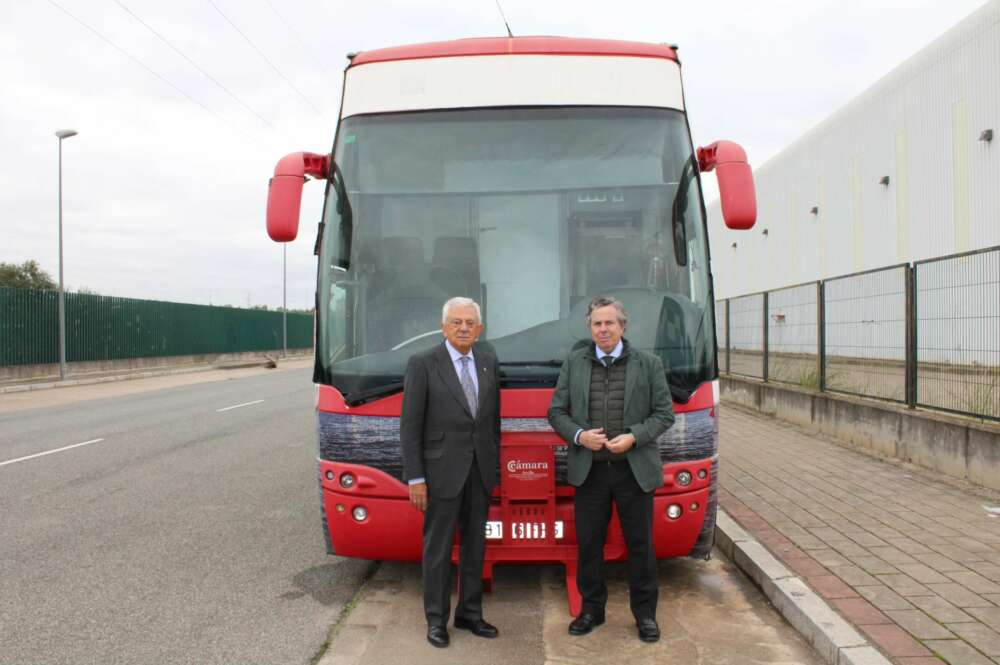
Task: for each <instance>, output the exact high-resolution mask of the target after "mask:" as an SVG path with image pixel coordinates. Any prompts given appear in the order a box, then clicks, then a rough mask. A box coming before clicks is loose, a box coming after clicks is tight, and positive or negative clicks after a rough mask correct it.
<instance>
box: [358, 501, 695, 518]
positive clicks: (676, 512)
mask: <svg viewBox="0 0 1000 665" xmlns="http://www.w3.org/2000/svg"><path fill="white" fill-rule="evenodd" d="M355 510H357V509H355ZM683 512H684V509H683V508H681V507H680V504H676V503H672V504H670V505H669V506H667V517H669V518H670V519H672V520H675V519H677V518H678V517H680V516H681V513H683Z"/></svg>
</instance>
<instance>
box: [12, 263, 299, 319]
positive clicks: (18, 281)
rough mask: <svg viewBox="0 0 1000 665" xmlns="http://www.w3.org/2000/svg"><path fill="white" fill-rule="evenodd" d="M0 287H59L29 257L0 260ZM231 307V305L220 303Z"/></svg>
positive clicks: (262, 306) (84, 289)
mask: <svg viewBox="0 0 1000 665" xmlns="http://www.w3.org/2000/svg"><path fill="white" fill-rule="evenodd" d="M0 288H8V289H40V290H43V291H54V290H55V289H57V288H59V285H58V284H56V281H55V280H54V279H53V278H52V275H50V274H49V273H48V272H46V271H45V270H43V269H42V267H41V266H40V265H38V261H35V260H33V259H30V260H28V261H25V262H24V263H20V264H18V263H4V262H2V261H0ZM74 291H76V292H77V293H85V294H88V295H94V296H96V295H100V294H98V293H96V292H94V291H92V290H90V289H88V288H79V289H74ZM220 306H225V307H233V305H220ZM249 309H261V310H268V311H277V312H280V311H281V308H280V307H274V308H271V307H268V306H267V305H254V306H253V307H251V308H249ZM288 311H289V312H293V313H295V312H298V313H302V314H312V310H311V309H291V308H290V309H289V310H288Z"/></svg>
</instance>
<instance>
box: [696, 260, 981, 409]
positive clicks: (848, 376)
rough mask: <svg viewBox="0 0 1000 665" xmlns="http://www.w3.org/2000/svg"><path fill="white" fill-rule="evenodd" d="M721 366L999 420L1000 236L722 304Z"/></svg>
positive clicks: (767, 377) (717, 307)
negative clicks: (982, 244) (975, 247)
mask: <svg viewBox="0 0 1000 665" xmlns="http://www.w3.org/2000/svg"><path fill="white" fill-rule="evenodd" d="M715 312H716V321H717V324H716V325H717V327H718V330H719V332H718V340H719V367H720V371H722V372H724V373H731V374H740V375H744V376H750V377H755V378H759V379H763V380H765V381H780V382H785V383H791V384H797V385H801V386H803V387H805V388H810V389H814V390H820V391H834V392H842V393H849V394H853V395H860V396H863V397H875V398H879V399H886V400H892V401H896V402H901V403H904V404H906V405H907V406H910V407H917V406H921V407H929V408H935V409H941V410H946V411H952V412H956V413H961V414H965V415H971V416H976V417H980V418H988V419H992V420H1000V246H998V247H991V248H988V249H984V250H979V251H975V252H967V253H963V254H955V255H951V256H945V257H941V258H936V259H929V260H925V261H917V262H915V263H912V264H902V265H896V266H890V267H887V268H880V269H877V270H869V271H865V272H860V273H854V274H850V275H843V276H840V277H834V278H831V279H826V280H821V281H818V282H810V283H807V284H800V285H797V286H792V287H786V288H782V289H776V290H773V291H767V292H763V293H755V294H750V295H744V296H739V297H737V298H729V299H726V300H719V301H717V302H716V304H715Z"/></svg>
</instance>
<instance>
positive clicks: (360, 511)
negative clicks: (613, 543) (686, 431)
mask: <svg viewBox="0 0 1000 665" xmlns="http://www.w3.org/2000/svg"><path fill="white" fill-rule="evenodd" d="M678 507H679V506H678ZM351 515H353V516H354V521H355V522H364V521H365V520H366V519H368V509H367V508H365V507H364V506H354V510H352V511H351Z"/></svg>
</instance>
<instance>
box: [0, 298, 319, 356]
mask: <svg viewBox="0 0 1000 665" xmlns="http://www.w3.org/2000/svg"><path fill="white" fill-rule="evenodd" d="M281 314H282V313H281V312H280V311H279V312H275V311H267V310H255V309H239V308H235V307H216V306H212V305H190V304H184V303H174V302H161V301H156V300H136V299H133V298H114V297H110V296H98V295H91V294H86V293H67V294H66V360H67V361H68V362H80V361H95V360H121V359H125V358H149V357H155V356H179V355H200V354H209V353H239V352H245V351H271V350H280V349H281V348H282V328H281V322H282V316H281ZM57 321H58V292H56V291H39V290H34V289H9V288H0V366H6V365H31V364H46V363H57V362H59V326H58V323H57ZM312 340H313V317H312V315H311V314H302V313H290V314H288V348H290V349H293V348H310V347H311V346H312Z"/></svg>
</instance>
